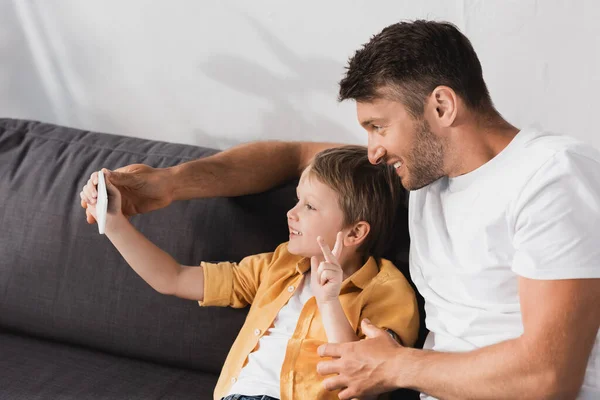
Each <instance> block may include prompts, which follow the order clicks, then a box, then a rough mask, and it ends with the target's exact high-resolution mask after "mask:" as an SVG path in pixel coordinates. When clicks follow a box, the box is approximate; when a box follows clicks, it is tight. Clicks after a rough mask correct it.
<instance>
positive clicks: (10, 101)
mask: <svg viewBox="0 0 600 400" xmlns="http://www.w3.org/2000/svg"><path fill="white" fill-rule="evenodd" d="M0 60H2V62H1V63H0V93H1V95H0V113H1V115H2V116H4V117H15V118H16V117H18V118H38V119H39V118H44V119H45V120H47V121H53V120H55V119H56V115H55V113H54V112H53V108H52V104H51V101H50V98H49V97H48V94H47V93H46V92H45V91H44V85H43V83H42V80H41V77H40V75H39V71H38V70H37V68H36V63H35V60H34V57H33V54H32V52H31V48H30V46H29V43H28V40H27V36H26V34H25V32H24V30H23V27H22V25H21V21H20V17H19V14H18V13H17V9H16V4H13V2H12V1H1V2H0Z"/></svg>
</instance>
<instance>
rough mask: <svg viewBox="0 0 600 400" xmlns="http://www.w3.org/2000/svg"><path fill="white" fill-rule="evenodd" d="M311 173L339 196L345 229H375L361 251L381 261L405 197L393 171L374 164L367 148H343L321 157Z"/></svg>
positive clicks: (325, 153) (313, 164) (383, 165)
mask: <svg viewBox="0 0 600 400" xmlns="http://www.w3.org/2000/svg"><path fill="white" fill-rule="evenodd" d="M308 173H309V174H312V175H313V176H314V177H316V178H317V179H318V180H319V181H320V182H321V183H323V184H325V185H327V186H329V187H330V188H332V189H333V190H334V191H335V192H336V193H337V195H338V201H339V205H340V208H341V209H342V212H343V214H344V227H348V226H350V225H352V224H355V223H357V222H359V221H366V222H368V223H369V225H370V226H371V230H370V232H369V234H368V235H367V238H366V239H365V241H364V242H363V243H362V244H361V245H360V246H359V248H358V251H359V252H360V253H362V254H364V255H365V256H374V257H381V256H382V254H383V252H384V251H385V250H386V249H387V247H388V245H389V244H390V243H389V242H390V239H391V238H392V237H393V229H394V221H395V215H396V211H397V209H398V206H399V205H400V204H401V201H402V200H403V198H404V194H405V191H404V188H403V187H402V184H401V180H400V177H399V176H398V175H397V174H396V172H395V171H394V169H393V167H392V166H390V165H386V164H385V163H379V164H377V165H373V164H371V163H370V162H369V157H368V153H367V149H366V148H365V147H362V146H343V147H337V148H332V149H327V150H324V151H321V152H320V153H318V154H317V155H316V156H315V158H314V160H313V161H312V163H311V165H310V167H309V170H308Z"/></svg>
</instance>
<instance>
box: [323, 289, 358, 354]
mask: <svg viewBox="0 0 600 400" xmlns="http://www.w3.org/2000/svg"><path fill="white" fill-rule="evenodd" d="M319 311H320V312H321V318H322V320H323V326H324V327H325V333H326V334H327V340H328V341H329V343H345V342H354V341H356V340H358V336H356V332H354V329H352V325H350V322H348V317H346V313H344V309H343V308H342V304H341V303H340V301H339V299H336V300H335V301H332V302H329V303H323V304H319Z"/></svg>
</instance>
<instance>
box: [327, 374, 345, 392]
mask: <svg viewBox="0 0 600 400" xmlns="http://www.w3.org/2000/svg"><path fill="white" fill-rule="evenodd" d="M347 385H348V383H347V382H346V379H344V378H342V377H341V376H339V375H338V376H332V377H331V378H327V379H325V380H323V387H324V388H325V389H327V390H337V389H344V388H346V387H347Z"/></svg>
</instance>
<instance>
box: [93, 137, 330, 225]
mask: <svg viewBox="0 0 600 400" xmlns="http://www.w3.org/2000/svg"><path fill="white" fill-rule="evenodd" d="M337 146H341V144H335V143H312V142H275V141H271V142H254V143H248V144H242V145H239V146H236V147H232V148H231V149H228V150H225V151H222V152H220V153H217V154H215V155H213V156H210V157H205V158H201V159H198V160H194V161H189V162H186V163H183V164H180V165H177V166H174V167H169V168H152V167H150V166H148V165H144V164H131V165H127V166H125V167H121V168H119V169H117V170H115V171H108V172H107V176H108V177H110V179H111V181H112V182H113V184H114V185H115V186H116V187H117V188H118V189H119V191H120V192H121V195H122V197H123V201H122V210H123V214H124V215H125V216H127V217H130V216H132V215H135V214H143V213H147V212H150V211H154V210H157V209H159V208H163V207H166V206H168V205H169V204H171V202H172V201H175V200H189V199H193V198H199V197H221V196H225V197H230V196H241V195H245V194H252V193H259V192H263V191H265V190H268V189H270V188H273V187H275V186H277V185H279V184H281V183H283V182H285V181H287V180H290V179H292V178H296V177H298V176H300V173H301V172H302V170H303V169H304V168H305V167H306V166H307V165H308V164H309V163H310V160H311V159H312V158H313V157H314V155H315V154H316V153H318V152H319V151H321V150H325V149H328V148H331V147H337ZM97 184H98V174H97V173H96V172H94V173H93V174H92V175H91V177H90V179H89V180H88V182H87V185H86V186H87V188H88V192H89V194H90V195H89V197H88V196H87V195H84V196H83V197H82V199H81V206H82V207H83V208H87V205H88V204H92V205H93V204H95V203H96V199H97V195H98V193H97V191H96V185H97ZM82 193H84V192H82ZM86 215H87V222H88V223H90V224H91V223H94V222H96V220H95V219H94V217H93V216H92V215H91V214H90V212H89V211H87V210H86Z"/></svg>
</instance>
